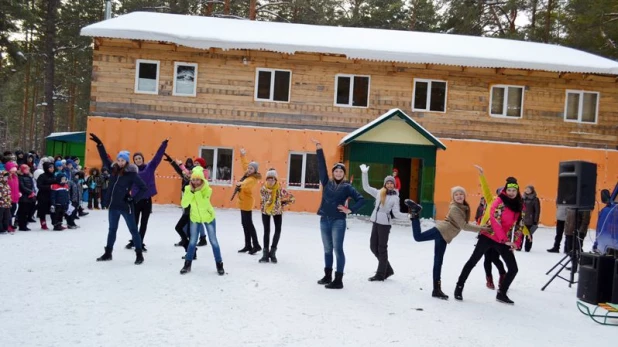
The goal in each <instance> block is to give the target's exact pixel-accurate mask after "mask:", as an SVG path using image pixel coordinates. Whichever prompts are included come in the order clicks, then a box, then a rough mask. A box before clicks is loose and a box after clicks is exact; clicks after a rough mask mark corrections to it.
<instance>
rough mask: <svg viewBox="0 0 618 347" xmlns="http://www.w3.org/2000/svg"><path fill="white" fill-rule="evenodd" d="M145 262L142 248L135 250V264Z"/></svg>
mask: <svg viewBox="0 0 618 347" xmlns="http://www.w3.org/2000/svg"><path fill="white" fill-rule="evenodd" d="M143 262H144V255H143V254H142V250H141V249H136V250H135V265H139V264H141V263H143Z"/></svg>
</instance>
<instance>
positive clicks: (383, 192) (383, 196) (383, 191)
mask: <svg viewBox="0 0 618 347" xmlns="http://www.w3.org/2000/svg"><path fill="white" fill-rule="evenodd" d="M387 192H388V189H386V188H385V187H382V189H380V205H382V206H384V202H386V193H387Z"/></svg>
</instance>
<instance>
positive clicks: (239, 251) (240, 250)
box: [238, 244, 251, 253]
mask: <svg viewBox="0 0 618 347" xmlns="http://www.w3.org/2000/svg"><path fill="white" fill-rule="evenodd" d="M250 250H251V245H247V244H245V247H243V248H242V249H239V250H238V253H246V252H249V251H250Z"/></svg>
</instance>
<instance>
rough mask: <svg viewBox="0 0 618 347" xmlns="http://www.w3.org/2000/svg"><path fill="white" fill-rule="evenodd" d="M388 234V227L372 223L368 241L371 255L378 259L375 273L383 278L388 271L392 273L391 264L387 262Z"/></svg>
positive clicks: (389, 227)
mask: <svg viewBox="0 0 618 347" xmlns="http://www.w3.org/2000/svg"><path fill="white" fill-rule="evenodd" d="M390 233H391V226H390V225H382V224H378V223H373V226H372V228H371V238H370V239H369V248H370V249H371V253H373V255H375V257H376V258H377V259H378V270H376V273H377V274H378V275H382V276H383V277H386V276H387V274H388V273H389V269H390V270H391V271H392V267H391V264H390V262H389V261H388V237H389V234H390Z"/></svg>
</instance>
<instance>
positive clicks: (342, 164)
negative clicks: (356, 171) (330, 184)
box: [331, 163, 347, 174]
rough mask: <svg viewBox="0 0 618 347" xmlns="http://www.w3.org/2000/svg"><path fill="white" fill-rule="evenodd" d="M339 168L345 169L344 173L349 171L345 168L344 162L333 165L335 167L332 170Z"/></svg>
mask: <svg viewBox="0 0 618 347" xmlns="http://www.w3.org/2000/svg"><path fill="white" fill-rule="evenodd" d="M337 169H341V170H343V173H344V174H345V173H346V172H347V170H346V168H345V164H344V163H337V164H335V165H333V168H332V169H331V172H333V171H335V170H337Z"/></svg>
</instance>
